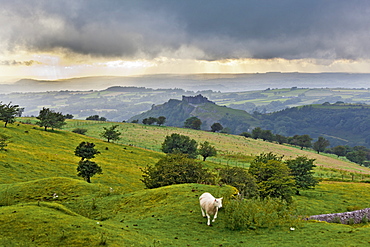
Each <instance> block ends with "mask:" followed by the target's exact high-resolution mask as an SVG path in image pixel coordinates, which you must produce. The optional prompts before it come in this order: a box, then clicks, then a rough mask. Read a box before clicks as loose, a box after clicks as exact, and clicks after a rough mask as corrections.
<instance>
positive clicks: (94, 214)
mask: <svg viewBox="0 0 370 247" xmlns="http://www.w3.org/2000/svg"><path fill="white" fill-rule="evenodd" d="M91 122H93V121H86V122H85V121H82V123H91ZM78 123H80V121H76V120H72V121H68V125H67V126H66V128H67V129H68V128H74V127H75V126H74V125H76V126H77V125H78ZM109 124H112V123H91V124H90V125H87V124H85V125H79V127H86V128H87V129H88V131H87V133H86V134H89V133H90V134H91V135H95V134H96V135H97V136H98V135H99V132H101V131H102V130H103V128H102V126H109ZM135 128H141V129H140V132H138V130H137V129H135ZM120 130H122V137H123V139H124V136H125V134H127V135H128V133H130V132H132V133H135V132H136V134H137V135H136V137H135V136H130V137H127V136H126V137H125V138H130V139H131V142H132V143H131V145H125V144H123V143H120V142H122V141H123V140H121V141H120V142H119V143H108V142H106V141H104V140H100V139H99V138H97V137H94V136H92V137H89V136H87V135H86V136H85V135H79V134H74V133H71V132H69V131H63V130H55V131H47V132H46V131H43V130H42V129H41V128H39V127H36V126H33V125H29V124H20V125H17V124H15V125H10V126H9V127H8V128H1V129H0V131H1V133H4V134H6V135H8V136H11V139H10V140H11V142H10V143H9V144H8V146H7V147H6V149H7V151H1V152H0V223H1V224H0V232H1V236H0V246H86V245H87V244H88V245H91V246H100V245H107V246H220V245H222V246H245V245H251V246H270V245H275V246H296V245H299V246H323V245H325V246H366V245H368V243H369V240H368V238H367V237H368V235H369V233H370V228H369V227H367V225H363V226H362V225H361V226H349V225H340V224H328V223H318V222H314V221H311V222H305V221H302V222H299V223H297V224H296V225H294V226H282V227H277V228H259V229H255V230H252V229H249V230H248V229H245V230H242V231H232V230H230V229H229V228H228V224H229V223H228V222H229V221H227V219H226V218H225V217H226V214H225V209H226V208H227V207H228V200H230V196H231V195H233V194H235V189H234V188H232V187H229V186H212V185H201V184H181V185H171V186H166V187H161V188H157V189H145V187H144V185H143V183H142V182H141V181H140V179H141V175H142V174H141V171H140V168H141V167H144V166H146V165H148V164H154V163H156V162H157V161H158V160H159V159H160V158H161V157H163V155H164V154H162V153H160V152H156V151H150V150H148V149H144V148H141V147H135V145H133V143H134V142H135V140H137V139H140V138H143V137H141V135H143V136H146V142H148V143H150V142H151V144H150V145H154V144H153V143H154V142H153V140H151V138H153V137H154V136H156V138H157V142H159V143H161V141H162V140H161V138H160V137H159V136H157V135H158V133H157V132H160V131H161V132H160V133H161V135H162V136H163V135H165V133H172V132H174V131H177V132H179V133H180V132H181V131H188V132H186V133H187V134H189V135H191V136H194V137H196V138H197V140H212V141H214V144H217V143H218V144H219V145H220V146H221V147H222V148H224V150H229V151H230V152H229V154H232V153H233V152H234V153H233V154H235V155H236V154H237V152H238V150H239V151H242V150H244V151H243V152H245V153H248V152H249V154H250V155H251V154H255V153H256V152H267V151H274V152H276V153H279V152H280V151H282V152H283V151H284V150H285V151H284V153H285V154H287V152H288V153H289V152H290V155H293V154H294V152H296V151H297V152H300V151H299V150H298V149H296V148H291V149H290V147H286V146H280V145H276V144H270V143H265V142H262V141H258V140H247V139H239V138H242V137H239V136H231V135H223V134H219V133H209V132H203V131H190V130H183V129H175V128H170V127H154V126H150V127H148V126H142V125H138V124H136V125H135V124H123V123H121V124H120ZM184 133H185V132H184ZM211 137H212V138H214V139H212V138H211ZM206 138H208V139H206ZM81 141H89V142H94V143H95V144H96V148H97V149H98V150H99V151H100V152H101V154H99V155H97V157H96V158H94V159H93V160H94V161H95V162H96V163H98V164H99V165H101V166H102V169H103V174H101V175H96V176H94V177H92V183H91V184H89V183H87V182H85V181H84V180H83V179H82V178H80V177H78V176H77V172H76V168H77V163H78V160H79V158H78V157H76V156H75V155H74V149H75V147H76V146H77V145H78V144H79V143H80V142H81ZM221 144H222V145H221ZM277 146H280V149H278V148H277ZM232 150H233V151H232ZM295 154H297V153H295ZM307 154H309V152H307ZM312 154H313V153H312ZM224 155H227V154H224ZM252 156H253V155H252ZM325 159H328V160H329V161H326V162H327V168H328V167H329V165H330V163H331V161H333V163H332V168H331V169H333V172H334V171H335V170H336V169H341V168H339V167H338V166H337V164H342V163H335V162H334V160H335V159H334V158H330V157H325ZM323 160H324V159H323ZM341 162H343V164H344V163H345V164H347V166H348V169H353V167H354V166H352V165H353V164H351V163H348V162H345V161H341ZM224 165H226V164H224V163H219V162H216V163H214V162H206V166H207V167H209V168H214V167H217V166H224ZM351 167H352V168H351ZM366 172H367V170H366V169H365V170H363V173H364V174H365V173H366ZM369 186H370V185H369V184H367V183H344V182H322V183H320V185H319V186H318V187H317V188H316V189H315V190H313V191H303V192H302V193H301V194H302V195H301V196H295V197H294V198H293V201H294V203H295V204H296V205H297V206H296V207H297V210H298V212H297V214H299V215H302V216H306V215H312V214H321V213H327V212H333V213H334V212H342V211H346V210H348V209H350V208H356V209H357V208H365V207H368V201H369V199H370V198H369V195H368V194H367V193H363V192H364V191H368V190H369V189H370V187H369ZM348 188H350V189H348ZM206 191H208V192H210V193H212V194H213V195H214V196H216V197H221V196H223V197H224V198H225V201H224V208H225V209H222V210H221V211H220V213H219V217H218V218H217V220H216V222H215V223H213V227H208V226H207V225H206V220H205V219H203V218H202V217H201V213H200V209H199V202H198V197H199V196H200V195H201V194H202V193H203V192H206ZM292 229H294V230H292Z"/></svg>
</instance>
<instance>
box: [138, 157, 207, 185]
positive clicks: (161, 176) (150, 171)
mask: <svg viewBox="0 0 370 247" xmlns="http://www.w3.org/2000/svg"><path fill="white" fill-rule="evenodd" d="M141 171H142V172H143V175H142V176H143V179H141V181H142V182H143V183H144V184H145V186H146V187H147V188H149V189H152V188H158V187H162V186H166V185H171V184H183V183H212V180H213V175H212V174H211V173H210V172H209V171H208V170H207V169H205V168H203V166H202V164H201V163H200V162H198V161H196V160H194V159H189V158H186V156H185V155H181V154H172V155H167V156H166V157H164V158H162V159H160V160H159V161H158V162H157V163H156V164H155V165H154V166H151V165H148V166H147V167H145V168H144V169H141Z"/></svg>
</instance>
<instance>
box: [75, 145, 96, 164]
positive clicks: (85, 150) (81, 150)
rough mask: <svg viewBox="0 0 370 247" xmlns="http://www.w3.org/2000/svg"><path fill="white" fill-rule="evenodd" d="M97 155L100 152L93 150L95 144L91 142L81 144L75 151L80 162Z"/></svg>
mask: <svg viewBox="0 0 370 247" xmlns="http://www.w3.org/2000/svg"><path fill="white" fill-rule="evenodd" d="M97 154H100V152H99V151H98V150H96V149H95V144H94V143H92V142H81V143H80V144H79V145H78V146H77V147H76V149H75V155H76V156H78V157H81V161H83V160H85V159H92V158H95V155H97Z"/></svg>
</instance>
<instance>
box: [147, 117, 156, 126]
mask: <svg viewBox="0 0 370 247" xmlns="http://www.w3.org/2000/svg"><path fill="white" fill-rule="evenodd" d="M157 121H158V119H157V118H155V117H149V118H148V121H147V124H149V125H152V124H154V123H156V122H157Z"/></svg>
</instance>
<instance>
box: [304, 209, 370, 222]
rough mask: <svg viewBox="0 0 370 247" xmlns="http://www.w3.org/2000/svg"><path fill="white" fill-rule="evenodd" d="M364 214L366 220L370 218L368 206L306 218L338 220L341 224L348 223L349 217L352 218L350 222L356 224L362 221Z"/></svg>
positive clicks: (328, 220) (327, 220)
mask: <svg viewBox="0 0 370 247" xmlns="http://www.w3.org/2000/svg"><path fill="white" fill-rule="evenodd" d="M365 216H366V220H369V219H370V208H365V209H361V210H356V211H351V212H345V213H336V214H320V215H313V216H310V217H309V218H307V220H319V221H326V222H329V223H339V220H340V222H341V223H342V224H349V223H350V221H352V220H350V219H353V221H352V223H354V224H358V223H361V222H362V221H363V219H364V217H365Z"/></svg>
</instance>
